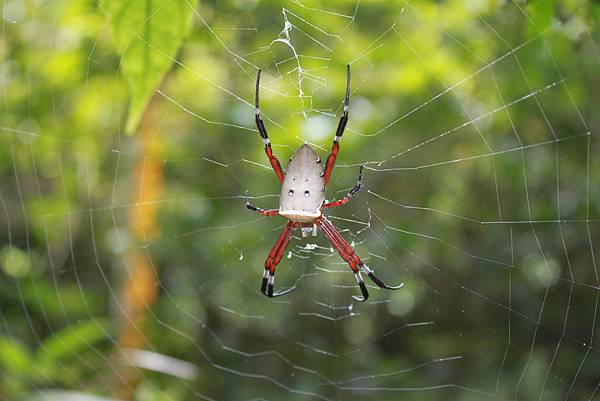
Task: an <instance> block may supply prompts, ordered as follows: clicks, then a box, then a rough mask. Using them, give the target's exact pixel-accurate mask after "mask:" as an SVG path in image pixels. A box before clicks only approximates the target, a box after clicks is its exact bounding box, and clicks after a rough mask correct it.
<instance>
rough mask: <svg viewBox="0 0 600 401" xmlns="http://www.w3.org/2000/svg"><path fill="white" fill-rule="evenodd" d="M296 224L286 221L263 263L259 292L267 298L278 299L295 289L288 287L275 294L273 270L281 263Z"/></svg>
mask: <svg viewBox="0 0 600 401" xmlns="http://www.w3.org/2000/svg"><path fill="white" fill-rule="evenodd" d="M297 225H298V223H296V222H294V221H288V223H287V224H286V226H285V228H284V229H283V232H282V233H281V235H280V236H279V239H278V240H277V242H276V243H275V245H273V248H272V249H271V251H270V252H269V256H268V257H267V260H266V261H265V271H264V273H263V279H262V285H261V287H260V291H261V292H262V293H263V294H265V295H266V296H268V297H269V298H274V297H280V296H282V295H285V294H287V293H288V292H290V291H292V290H294V289H295V288H296V287H290V288H288V289H286V290H281V291H277V292H275V293H274V292H273V288H274V287H275V268H276V267H277V265H278V264H279V262H280V261H281V258H282V257H283V254H284V252H285V250H286V248H287V246H288V244H289V243H290V239H291V238H292V235H293V234H294V230H296V227H297Z"/></svg>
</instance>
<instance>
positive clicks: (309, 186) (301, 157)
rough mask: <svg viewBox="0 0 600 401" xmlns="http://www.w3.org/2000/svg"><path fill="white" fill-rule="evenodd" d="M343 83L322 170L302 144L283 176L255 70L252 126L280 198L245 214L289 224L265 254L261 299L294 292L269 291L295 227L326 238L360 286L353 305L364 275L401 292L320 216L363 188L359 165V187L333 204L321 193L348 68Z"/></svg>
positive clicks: (345, 116)
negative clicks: (276, 203) (280, 218)
mask: <svg viewBox="0 0 600 401" xmlns="http://www.w3.org/2000/svg"><path fill="white" fill-rule="evenodd" d="M347 79H348V80H347V84H346V98H345V100H344V111H343V113H342V117H341V119H340V122H339V124H338V128H337V131H336V133H335V139H334V140H333V147H332V149H331V153H330V154H329V156H328V157H327V161H326V162H325V168H324V169H323V165H322V162H321V158H320V157H319V156H318V155H317V153H316V152H315V151H314V150H313V149H312V148H311V147H310V146H308V145H307V144H304V145H302V146H301V147H300V149H298V150H297V151H296V153H295V154H294V155H293V156H292V158H291V159H290V162H289V163H288V165H287V168H286V173H285V174H284V173H283V170H282V169H281V164H280V163H279V160H277V158H276V157H275V156H274V155H273V150H272V149H271V142H270V141H269V136H268V135H267V130H266V128H265V124H264V123H263V120H262V119H261V118H260V108H259V104H258V91H259V87H260V70H258V76H257V78H256V118H255V120H256V126H257V127H258V132H259V133H260V136H261V138H262V140H263V142H264V144H265V152H266V153H267V157H268V158H269V162H270V163H271V166H272V167H273V170H275V174H277V178H279V182H280V183H281V195H280V196H279V209H272V210H264V209H260V208H258V207H256V206H253V205H251V204H250V202H249V201H248V198H247V197H246V206H247V207H248V209H251V210H254V211H255V212H258V213H260V214H262V215H263V216H276V215H280V216H283V217H285V218H286V219H288V220H289V221H288V223H287V224H286V226H285V228H284V229H283V233H282V234H281V236H280V237H279V239H278V240H277V242H276V243H275V245H274V246H273V248H272V249H271V251H270V252H269V256H268V257H267V260H266V261H265V271H264V273H263V280H262V286H261V291H262V293H263V294H265V295H267V296H269V297H278V296H280V295H284V294H287V293H288V292H290V291H291V290H293V289H294V287H291V288H288V289H287V290H283V291H278V292H275V293H274V292H273V287H274V285H275V267H276V266H277V265H278V264H279V261H281V258H282V257H283V254H284V252H285V250H286V248H287V246H288V243H289V242H290V239H291V238H292V235H293V234H294V231H295V229H296V228H297V227H301V228H302V235H303V236H306V235H308V234H310V233H312V234H313V235H316V234H317V227H320V228H321V230H323V232H324V233H325V235H326V236H327V238H328V239H329V241H330V242H331V244H332V245H333V247H334V248H335V249H336V250H337V251H338V253H339V254H340V256H341V257H342V259H344V260H345V261H346V263H348V265H349V266H350V268H351V269H352V271H353V272H354V277H355V278H356V281H357V282H358V285H359V286H360V290H361V292H362V295H363V296H362V298H361V297H357V296H353V298H354V299H356V300H357V301H366V300H367V298H369V292H368V291H367V287H366V285H365V283H364V281H363V279H362V276H361V272H363V273H365V274H367V275H368V276H369V278H370V279H371V280H373V282H374V283H375V284H377V286H379V287H380V288H386V289H388V290H397V289H398V288H401V287H402V284H400V285H398V286H395V287H391V286H388V285H386V284H385V283H383V281H381V280H380V279H378V278H377V277H376V276H375V274H374V273H373V271H372V270H371V269H369V267H368V266H367V265H365V264H364V263H363V262H362V261H361V260H360V258H359V257H358V256H357V255H356V253H355V252H354V249H352V247H351V246H350V245H349V244H348V243H347V242H346V240H344V238H343V237H342V236H341V234H340V233H339V232H338V231H337V230H336V229H335V227H334V226H333V224H332V223H331V222H330V221H329V220H327V218H326V217H325V216H323V210H324V209H327V208H330V207H336V206H341V205H343V204H345V203H347V202H348V201H349V200H350V198H351V197H352V196H353V195H354V194H355V193H356V192H358V190H359V189H360V188H362V186H363V184H362V171H363V168H362V166H361V167H360V172H359V175H358V183H357V184H356V185H355V186H354V188H352V190H350V192H348V195H346V196H345V197H343V198H342V199H340V200H338V201H334V202H326V201H325V188H326V187H327V183H328V182H329V177H330V175H331V171H332V170H333V166H334V164H335V159H336V157H337V153H338V151H339V149H340V139H342V135H343V133H344V128H346V123H347V122H348V105H349V101H350V66H348V77H347Z"/></svg>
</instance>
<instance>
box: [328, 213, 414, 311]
mask: <svg viewBox="0 0 600 401" xmlns="http://www.w3.org/2000/svg"><path fill="white" fill-rule="evenodd" d="M317 224H318V225H319V226H320V227H321V229H322V230H323V232H324V233H325V235H326V236H327V238H328V239H329V241H330V242H331V245H333V246H334V248H335V249H336V250H337V251H338V253H339V254H340V256H341V257H342V259H344V260H345V261H346V263H348V265H349V266H350V268H351V269H352V271H353V272H354V277H355V278H356V281H357V282H358V285H359V287H360V291H361V292H362V298H361V297H357V296H355V295H353V296H352V298H354V299H355V300H357V301H360V302H364V301H366V300H367V298H369V291H367V286H366V285H365V282H364V281H363V278H362V275H361V274H360V273H361V272H363V273H365V274H366V275H367V276H369V278H370V279H371V280H372V281H373V282H374V283H375V284H377V286H378V287H380V288H385V289H387V290H397V289H400V288H402V287H403V286H404V283H402V284H400V285H397V286H389V285H387V284H385V283H384V282H383V281H381V280H380V279H379V278H378V277H377V276H375V273H373V270H371V269H369V267H368V266H367V265H365V264H364V263H363V262H362V260H360V258H359V257H358V255H356V252H354V249H352V247H351V246H350V244H348V243H347V242H346V240H345V239H344V238H343V237H342V235H341V234H340V233H339V232H338V231H337V230H336V229H335V227H334V226H333V224H332V223H331V222H330V221H329V220H327V219H326V218H325V217H322V218H321V219H320V220H319V221H318V222H317Z"/></svg>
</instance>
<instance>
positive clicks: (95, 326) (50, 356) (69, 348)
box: [38, 319, 110, 365]
mask: <svg viewBox="0 0 600 401" xmlns="http://www.w3.org/2000/svg"><path fill="white" fill-rule="evenodd" d="M107 333H110V328H109V327H108V323H107V322H106V321H104V320H101V319H90V320H86V321H84V322H80V323H76V324H73V325H71V326H68V327H65V328H63V329H61V330H59V331H55V332H54V333H53V334H52V335H51V336H50V337H49V338H47V339H46V340H44V342H43V344H42V345H43V347H40V349H39V351H38V354H39V358H40V360H41V361H42V362H47V363H50V365H52V364H53V363H55V362H56V361H58V360H66V359H72V358H74V357H75V355H78V354H81V353H82V352H84V351H86V350H88V349H90V348H91V347H93V346H94V343H96V342H98V341H101V340H104V339H105V338H107ZM42 365H44V364H43V363H42Z"/></svg>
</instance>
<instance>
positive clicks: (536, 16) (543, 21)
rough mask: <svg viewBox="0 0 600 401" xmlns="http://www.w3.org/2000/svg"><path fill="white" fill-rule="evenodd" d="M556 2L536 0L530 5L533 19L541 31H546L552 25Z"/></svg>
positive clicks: (553, 0) (552, 0) (554, 0)
mask: <svg viewBox="0 0 600 401" xmlns="http://www.w3.org/2000/svg"><path fill="white" fill-rule="evenodd" d="M555 7H556V0H536V1H532V2H531V3H530V10H531V11H530V15H531V19H532V20H533V22H534V23H535V25H536V26H537V29H539V30H540V31H544V30H546V29H547V28H548V27H549V26H550V24H551V23H552V17H553V16H554V12H555Z"/></svg>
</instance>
